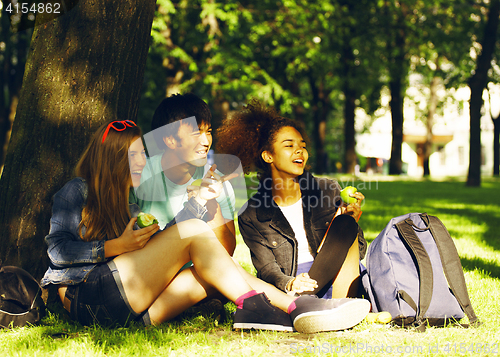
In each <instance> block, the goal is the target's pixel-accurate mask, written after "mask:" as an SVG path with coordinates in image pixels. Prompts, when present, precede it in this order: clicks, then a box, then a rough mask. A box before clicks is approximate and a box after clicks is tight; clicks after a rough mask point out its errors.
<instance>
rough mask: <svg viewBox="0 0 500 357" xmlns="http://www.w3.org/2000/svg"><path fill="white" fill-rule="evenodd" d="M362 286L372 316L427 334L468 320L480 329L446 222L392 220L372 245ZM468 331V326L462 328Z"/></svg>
mask: <svg viewBox="0 0 500 357" xmlns="http://www.w3.org/2000/svg"><path fill="white" fill-rule="evenodd" d="M366 265H367V266H366V271H364V272H363V273H362V282H363V287H364V288H365V290H366V292H367V294H368V297H369V299H370V301H371V303H372V311H373V312H380V311H388V312H390V313H391V315H392V317H393V319H392V321H393V322H394V323H396V324H397V325H400V326H405V327H411V326H413V327H416V328H417V330H419V331H424V330H425V327H426V325H427V324H429V325H432V326H444V325H446V324H448V323H453V322H457V323H458V320H460V319H461V318H462V317H464V311H465V313H466V314H467V317H468V318H469V322H470V324H471V325H479V324H480V322H479V320H478V318H477V317H476V315H475V313H474V310H473V308H472V305H471V302H470V300H469V294H468V293H467V286H466V284H465V278H464V274H463V270H462V264H461V263H460V258H459V256H458V252H457V250H456V247H455V244H454V243H453V239H452V238H451V236H450V234H449V233H448V230H447V229H446V228H445V226H444V225H443V223H442V222H441V221H440V220H439V219H438V218H437V217H434V216H429V215H427V214H426V213H422V214H420V213H409V214H406V215H403V216H399V217H396V218H393V219H392V220H391V221H390V222H389V224H387V226H386V227H385V229H384V230H383V231H382V232H381V233H380V234H379V235H378V236H377V238H375V240H374V241H373V242H372V243H371V244H370V245H369V247H368V251H367V254H366ZM462 326H465V327H467V326H468V325H463V324H462Z"/></svg>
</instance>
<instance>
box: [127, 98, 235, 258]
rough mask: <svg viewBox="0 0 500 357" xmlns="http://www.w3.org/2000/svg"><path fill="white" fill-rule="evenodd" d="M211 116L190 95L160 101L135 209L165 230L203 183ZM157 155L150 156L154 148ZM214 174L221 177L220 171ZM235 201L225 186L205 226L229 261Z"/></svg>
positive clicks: (211, 206) (228, 185)
mask: <svg viewBox="0 0 500 357" xmlns="http://www.w3.org/2000/svg"><path fill="white" fill-rule="evenodd" d="M211 120H212V114H211V113H210V109H209V107H208V105H207V104H206V103H205V102H204V101H203V100H202V99H201V98H199V97H197V96H196V95H194V94H192V93H187V94H184V95H181V94H175V95H172V96H170V97H168V98H165V99H163V100H162V101H161V103H160V104H159V105H158V107H157V108H156V110H155V113H154V115H153V119H152V121H151V132H150V133H148V134H146V135H145V136H144V137H145V144H146V148H147V149H148V152H149V155H150V157H149V158H148V164H147V165H146V167H145V168H144V170H143V173H142V178H141V186H140V187H139V188H138V190H137V192H136V194H137V196H136V199H137V200H136V201H135V202H136V203H137V204H138V205H139V207H141V209H142V210H143V211H144V212H148V213H151V214H153V215H154V216H155V217H157V218H158V221H159V224H160V227H162V228H163V227H164V226H165V225H166V224H167V223H168V222H170V221H171V220H172V219H173V218H174V217H175V215H176V214H177V213H178V212H179V211H180V210H181V209H182V208H183V205H184V204H185V203H186V202H187V201H188V197H189V192H188V191H189V190H188V189H189V188H192V187H191V185H192V184H193V182H195V181H196V180H198V179H201V178H202V177H203V176H204V175H205V174H206V173H207V172H208V171H209V170H210V167H211V165H209V164H208V163H207V159H208V152H209V150H210V147H211V146H212V124H211ZM155 146H156V148H157V149H158V150H159V151H160V152H161V153H159V154H157V155H152V149H154V147H155ZM214 174H216V175H219V176H222V173H221V172H220V171H214ZM235 204H236V202H235V195H234V190H233V187H232V185H231V183H230V182H229V181H225V182H224V186H223V190H222V192H221V194H220V195H219V196H218V197H217V198H216V199H214V200H212V201H210V202H209V203H208V204H207V207H208V209H209V214H210V216H211V217H212V219H211V220H209V221H208V222H207V223H208V225H209V226H210V227H211V228H212V230H213V231H214V233H215V234H216V236H217V238H218V239H219V241H220V242H221V244H222V245H223V246H224V247H225V248H226V250H227V251H228V253H229V254H230V255H233V253H234V249H235V247H236V239H235V226H234V214H235Z"/></svg>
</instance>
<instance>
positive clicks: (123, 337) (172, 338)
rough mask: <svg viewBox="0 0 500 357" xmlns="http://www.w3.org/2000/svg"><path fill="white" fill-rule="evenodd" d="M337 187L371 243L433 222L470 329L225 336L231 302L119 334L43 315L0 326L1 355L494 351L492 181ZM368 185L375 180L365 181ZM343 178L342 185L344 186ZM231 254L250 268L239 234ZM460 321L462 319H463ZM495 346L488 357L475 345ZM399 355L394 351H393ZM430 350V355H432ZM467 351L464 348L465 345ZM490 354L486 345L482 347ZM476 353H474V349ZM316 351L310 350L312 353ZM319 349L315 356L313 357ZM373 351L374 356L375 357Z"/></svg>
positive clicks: (496, 192)
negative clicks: (460, 280) (473, 323)
mask: <svg viewBox="0 0 500 357" xmlns="http://www.w3.org/2000/svg"><path fill="white" fill-rule="evenodd" d="M342 179H343V180H342V183H343V184H345V183H347V182H349V184H350V185H355V186H359V187H360V190H361V191H362V192H363V194H364V195H365V196H366V202H365V203H364V205H363V215H362V216H361V220H360V225H361V227H362V228H363V231H364V233H365V237H366V238H367V240H368V241H369V242H370V241H372V240H373V239H374V238H375V237H376V236H377V235H378V234H379V232H380V231H381V230H382V229H383V228H384V227H385V226H386V224H387V223H388V222H389V220H390V219H391V218H393V217H396V216H400V215H403V214H406V213H409V212H427V213H428V214H431V215H435V216H437V217H439V218H440V219H441V220H442V222H443V223H444V225H445V226H446V227H447V228H448V230H449V232H450V234H451V236H452V237H453V238H454V240H455V244H456V246H457V250H458V252H459V255H460V258H461V261H462V265H463V268H464V272H465V279H466V282H467V286H468V291H469V295H470V298H471V301H472V304H473V307H474V310H475V312H476V314H477V315H478V317H479V318H480V320H481V321H482V322H483V325H481V326H480V327H478V328H470V329H464V328H461V327H457V326H449V327H446V328H434V327H429V328H427V330H426V332H424V333H417V332H414V331H412V330H405V329H401V328H395V327H390V326H389V325H378V324H370V323H367V322H362V323H361V324H359V325H358V326H356V327H355V328H353V329H351V330H348V331H340V332H330V333H319V334H315V335H303V334H298V333H279V332H273V331H244V332H238V331H232V330H231V327H232V321H231V316H232V315H231V313H232V312H233V311H234V309H235V306H234V304H231V303H228V304H226V317H227V318H228V320H227V321H226V322H224V323H220V324H218V323H217V321H215V320H214V319H213V318H210V317H204V316H200V315H195V316H182V315H181V317H179V318H177V319H175V320H173V321H170V322H168V323H165V324H162V325H161V326H158V327H147V328H145V327H142V326H139V325H137V324H134V325H132V326H130V327H128V328H121V329H105V328H99V327H91V328H86V327H82V326H79V325H78V324H75V323H72V322H67V321H66V320H65V319H63V317H62V316H59V315H55V314H49V315H48V316H47V317H46V318H45V319H44V320H43V324H42V325H41V326H36V327H29V328H20V329H15V330H12V331H9V330H0V354H1V355H2V356H9V357H10V356H50V357H58V356H61V357H62V356H64V357H66V356H131V355H136V356H251V357H256V356H266V357H267V356H272V355H274V356H284V355H295V354H298V355H302V353H296V352H297V351H298V350H299V349H301V351H313V352H312V353H310V354H308V353H305V355H311V354H312V355H317V354H318V353H321V354H324V355H332V354H333V355H336V354H337V353H335V350H336V349H337V351H338V350H339V349H342V348H343V350H341V351H343V352H341V353H338V355H342V356H344V355H345V356H380V355H381V354H382V353H381V352H380V349H381V348H385V349H387V348H388V347H389V348H392V349H393V352H392V353H390V355H398V356H400V355H404V356H421V355H432V356H450V355H459V354H460V348H464V353H462V355H478V356H480V355H498V353H500V346H498V335H499V333H500V304H499V303H498V301H500V239H499V232H500V205H499V202H500V180H495V179H490V180H485V182H484V184H483V186H482V187H480V188H470V187H466V186H465V185H464V183H463V182H458V181H446V180H444V181H442V182H434V181H426V180H422V181H412V180H410V179H408V178H404V179H402V180H397V179H396V178H391V180H386V181H382V180H381V181H380V182H371V185H369V184H368V183H366V182H362V181H355V182H353V181H352V178H348V177H342ZM371 179H372V180H375V178H371ZM349 180H351V181H349ZM235 258H236V260H237V261H239V262H240V263H241V264H242V266H243V267H244V268H245V269H246V270H248V271H250V272H255V269H254V268H253V266H252V263H251V260H250V253H249V250H248V248H247V247H246V245H245V244H244V242H243V240H242V238H241V235H239V233H238V236H237V248H236V252H235ZM462 322H463V323H466V322H467V318H465V319H463V321H462ZM494 343H497V350H496V351H497V353H492V352H491V350H490V353H487V352H486V350H485V348H484V346H486V344H489V346H491V347H493V344H494ZM398 348H399V349H400V350H401V351H402V352H401V353H396V351H397V349H398ZM436 348H437V349H436ZM471 348H472V349H471ZM488 348H490V347H488ZM474 349H476V350H474ZM314 351H316V353H315V352H314ZM317 351H320V352H317ZM377 351H378V352H377Z"/></svg>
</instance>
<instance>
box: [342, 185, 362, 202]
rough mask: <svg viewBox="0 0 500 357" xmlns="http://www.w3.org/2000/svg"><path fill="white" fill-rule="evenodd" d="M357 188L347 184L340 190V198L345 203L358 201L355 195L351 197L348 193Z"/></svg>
mask: <svg viewBox="0 0 500 357" xmlns="http://www.w3.org/2000/svg"><path fill="white" fill-rule="evenodd" d="M357 190H358V189H357V188H356V187H352V186H347V187H345V188H344V189H343V190H342V191H340V198H342V201H344V202H345V203H346V204H348V205H350V204H351V203H356V202H358V199H357V198H355V197H351V196H350V194H351V193H354V192H356V191H357Z"/></svg>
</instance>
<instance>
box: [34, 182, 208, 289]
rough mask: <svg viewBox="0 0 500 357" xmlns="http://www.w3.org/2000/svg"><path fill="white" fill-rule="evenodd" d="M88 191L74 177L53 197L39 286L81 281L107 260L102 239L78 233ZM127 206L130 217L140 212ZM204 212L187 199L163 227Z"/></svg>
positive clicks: (204, 210)
mask: <svg viewBox="0 0 500 357" xmlns="http://www.w3.org/2000/svg"><path fill="white" fill-rule="evenodd" d="M87 194H88V189H87V183H86V182H85V180H84V179H83V178H81V177H77V178H74V179H73V180H71V181H69V182H68V183H67V184H66V185H65V186H64V187H63V188H62V189H61V190H59V191H58V192H57V193H56V194H55V195H54V197H53V205H52V217H51V219H50V231H49V234H48V235H47V236H46V237H45V242H46V243H47V246H48V249H47V253H48V256H49V259H50V265H49V268H48V269H47V271H46V272H45V275H44V277H43V278H42V281H41V285H42V287H45V286H47V285H48V284H66V285H74V284H78V283H81V282H82V281H83V280H84V279H85V277H86V276H87V274H88V273H90V271H91V270H92V269H93V268H94V267H95V266H96V265H97V264H99V263H103V262H106V261H107V259H106V258H105V257H104V242H105V240H101V241H92V242H86V241H84V240H83V239H82V238H81V237H80V234H79V230H78V225H79V224H80V221H81V220H82V210H83V206H84V205H85V203H86V201H87ZM129 209H130V214H131V215H132V217H135V216H137V215H138V214H139V212H140V208H139V206H137V205H136V204H134V203H131V204H130V206H129ZM206 212H207V210H206V208H205V207H203V206H201V205H199V204H198V203H197V202H196V200H194V199H190V200H189V201H188V202H187V204H186V206H185V207H184V209H183V210H182V211H180V212H179V213H178V214H177V216H176V217H175V218H174V219H173V220H172V221H171V222H169V223H168V224H167V226H166V227H165V229H166V228H168V227H170V226H172V225H174V224H175V223H176V222H181V221H184V220H187V219H191V218H199V219H203V217H204V216H205V214H206ZM82 235H85V227H83V228H82ZM113 238H115V237H113Z"/></svg>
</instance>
